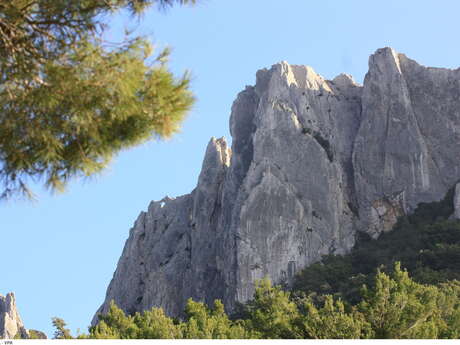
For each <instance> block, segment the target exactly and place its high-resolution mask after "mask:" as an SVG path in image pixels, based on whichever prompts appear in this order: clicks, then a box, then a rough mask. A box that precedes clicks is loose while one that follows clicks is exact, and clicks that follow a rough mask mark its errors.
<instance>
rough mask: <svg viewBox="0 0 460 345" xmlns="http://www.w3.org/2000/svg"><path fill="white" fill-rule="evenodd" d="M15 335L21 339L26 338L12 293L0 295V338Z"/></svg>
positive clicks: (26, 333)
mask: <svg viewBox="0 0 460 345" xmlns="http://www.w3.org/2000/svg"><path fill="white" fill-rule="evenodd" d="M17 335H19V336H20V337H21V338H22V339H26V338H28V332H27V330H26V329H25V328H24V325H23V323H22V320H21V317H20V316H19V313H18V311H17V309H16V299H15V297H14V294H13V293H9V294H7V295H6V296H2V295H0V338H1V339H13V338H14V337H15V336H17Z"/></svg>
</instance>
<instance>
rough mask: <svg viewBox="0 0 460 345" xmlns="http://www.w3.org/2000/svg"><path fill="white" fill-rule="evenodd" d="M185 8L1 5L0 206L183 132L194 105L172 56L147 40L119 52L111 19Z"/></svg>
mask: <svg viewBox="0 0 460 345" xmlns="http://www.w3.org/2000/svg"><path fill="white" fill-rule="evenodd" d="M193 2H194V1H187V0H150V1H149V0H106V1H89V0H69V1H55V0H35V1H33V0H11V1H2V2H1V3H0V179H1V181H2V183H3V190H1V189H0V197H1V198H6V197H9V196H11V195H17V194H18V193H21V192H22V193H26V194H30V191H29V189H28V187H27V183H28V182H29V181H30V180H33V181H42V182H44V183H45V185H46V186H48V187H49V188H50V189H52V190H62V189H63V188H64V187H65V185H66V183H67V182H68V180H69V179H70V178H73V177H76V176H89V175H92V174H94V173H97V172H99V171H101V170H102V169H103V168H104V167H106V166H107V164H108V163H109V162H110V160H111V158H112V157H113V156H114V155H115V154H116V153H117V152H119V151H120V150H122V149H125V148H129V147H131V146H133V145H137V144H139V143H142V142H144V141H146V140H149V139H152V138H160V139H161V138H167V137H169V136H171V135H172V134H174V133H175V132H177V130H178V128H179V125H180V123H181V122H182V120H183V119H184V116H185V115H186V113H187V112H188V111H189V109H190V108H191V105H192V104H193V96H192V94H191V92H190V90H189V78H188V76H187V75H186V74H185V75H184V76H183V77H182V78H175V77H174V76H173V75H172V73H171V72H170V71H169V70H168V67H167V57H168V54H169V52H168V50H163V51H161V52H159V53H158V54H157V55H156V56H153V55H152V54H153V49H152V46H151V44H150V43H149V42H148V40H146V39H145V38H143V37H132V36H129V37H128V38H126V40H124V41H123V42H121V43H120V44H118V45H116V46H108V45H107V43H106V42H104V41H103V40H102V39H101V37H102V33H103V31H104V29H105V28H106V27H107V23H106V22H105V21H104V18H107V16H109V15H112V14H113V13H114V12H115V11H117V10H121V9H128V10H129V11H130V12H131V14H132V15H134V16H136V15H139V14H140V13H142V12H143V11H144V10H145V9H146V8H147V7H148V6H150V5H153V4H157V5H159V6H161V7H166V6H169V5H172V4H174V3H180V4H183V3H193Z"/></svg>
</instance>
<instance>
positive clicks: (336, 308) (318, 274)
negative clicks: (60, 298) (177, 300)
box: [53, 190, 460, 339]
mask: <svg viewBox="0 0 460 345" xmlns="http://www.w3.org/2000/svg"><path fill="white" fill-rule="evenodd" d="M452 199H453V190H451V191H449V193H448V194H447V195H446V197H445V198H444V199H443V200H441V201H439V202H434V203H430V204H420V205H419V206H418V208H417V209H416V210H415V212H414V213H413V214H412V215H410V216H406V217H403V218H401V219H400V220H399V222H398V223H397V225H396V226H395V228H394V230H393V231H392V232H389V233H385V234H382V235H381V236H380V237H379V238H378V239H377V240H372V239H370V238H369V237H366V236H365V235H362V234H361V235H360V238H359V239H358V241H357V244H356V246H355V248H354V249H353V250H352V251H351V253H350V254H348V255H344V256H338V255H329V256H326V257H324V259H323V260H322V262H320V263H316V264H313V265H311V266H309V267H307V268H306V269H304V270H303V271H302V272H300V273H299V274H298V276H297V278H296V281H295V283H294V286H293V289H292V291H283V290H282V289H281V288H280V287H273V286H272V285H271V284H270V282H269V281H268V280H262V281H260V282H258V285H257V287H256V291H255V294H254V298H253V300H251V301H249V302H248V303H246V304H245V305H242V306H241V310H239V312H238V314H235V315H233V316H232V317H229V316H228V315H227V314H226V313H225V311H224V307H223V305H222V303H221V302H220V301H216V302H215V304H214V307H213V308H208V307H207V306H206V305H205V304H204V303H201V302H195V301H192V300H189V302H188V304H187V307H186V310H185V315H186V317H185V319H184V320H178V319H172V318H169V317H167V316H166V315H165V314H164V312H163V310H162V309H161V308H152V309H151V310H149V311H145V312H143V313H136V314H134V315H125V313H124V312H123V311H122V310H121V309H119V308H118V307H117V306H116V305H115V304H114V303H112V304H111V307H110V310H109V312H108V314H107V315H101V316H100V319H99V323H98V324H97V325H96V326H94V327H91V328H90V329H89V334H85V335H80V336H79V338H91V339H105V338H112V339H119V338H121V339H139V338H142V339H146V338H174V339H193V338H194V339H206V338H208V339H223V338H226V339H233V338H239V339H242V338H263V339H267V338H269V339H278V338H310V339H328V338H406V339H410V338H459V337H460V281H459V280H460V222H459V221H455V220H449V219H448V218H449V216H450V215H451V214H452V213H453V207H452V205H453V202H452V201H453V200H452ZM401 266H402V267H404V269H402V268H401ZM56 320H57V321H58V322H56ZM61 321H62V320H60V319H54V321H53V322H54V325H55V327H56V328H57V331H56V334H55V336H56V338H68V337H70V332H69V331H68V330H67V329H65V323H64V322H63V321H62V322H61Z"/></svg>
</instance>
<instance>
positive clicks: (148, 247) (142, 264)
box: [93, 48, 460, 322]
mask: <svg viewBox="0 0 460 345" xmlns="http://www.w3.org/2000/svg"><path fill="white" fill-rule="evenodd" d="M230 131H231V134H232V137H233V141H232V148H231V150H230V149H229V148H228V147H227V143H226V142H225V140H224V139H214V138H212V139H211V141H210V142H209V145H208V148H207V150H206V155H205V159H204V162H203V167H202V171H201V174H200V177H199V180H198V185H197V187H196V188H195V190H193V191H192V192H191V193H190V194H187V195H184V196H181V197H178V198H165V199H163V200H161V201H157V202H152V203H151V204H150V206H149V208H148V211H147V212H142V213H141V214H140V216H139V218H138V219H137V221H136V222H135V225H134V227H133V228H132V229H131V231H130V234H129V238H128V240H127V242H126V244H125V248H124V250H123V254H122V256H121V258H120V261H119V263H118V266H117V269H116V271H115V274H114V277H113V279H112V281H111V283H110V285H109V288H108V291H107V295H106V299H105V302H104V304H103V305H102V306H101V308H100V309H99V310H98V312H102V313H103V312H106V311H107V309H108V305H109V302H110V300H112V299H113V300H114V301H115V302H116V303H117V305H119V306H120V307H121V308H123V309H124V310H125V311H127V312H135V311H140V310H144V309H147V308H151V307H152V306H159V307H163V308H164V309H165V311H166V312H167V313H168V314H169V315H180V313H181V311H182V310H183V308H184V305H185V302H186V300H187V299H188V298H189V297H192V298H194V299H195V300H202V301H205V302H208V303H210V302H212V301H213V300H214V299H216V298H220V299H222V300H223V301H224V304H225V305H226V307H227V309H232V308H233V307H234V305H235V302H236V301H240V302H243V301H246V300H247V299H249V298H251V297H252V294H253V291H254V281H255V280H256V279H259V278H262V277H264V276H269V277H270V278H271V279H272V280H273V281H274V282H276V283H284V284H290V283H291V281H292V278H293V276H294V274H295V273H296V271H297V270H299V269H300V268H302V267H305V266H306V265H309V264H311V263H313V262H315V261H317V260H319V259H320V258H321V257H322V256H323V255H325V254H330V253H345V252H347V251H349V250H350V249H351V247H352V246H353V245H354V239H355V234H356V232H357V231H364V232H367V233H369V234H370V235H371V236H373V237H376V236H378V234H380V233H381V232H383V231H388V230H390V229H391V228H392V226H393V225H394V223H395V222H396V219H397V218H398V217H399V216H401V215H403V214H405V213H407V212H410V211H411V210H413V209H414V208H415V206H416V205H417V204H418V203H420V202H429V201H434V200H439V199H441V198H442V197H443V196H444V194H445V193H446V192H447V190H448V189H449V188H450V187H452V185H453V184H455V182H456V181H457V180H458V179H459V178H460V160H459V158H460V157H459V153H458V152H459V151H458V147H459V144H460V70H449V69H441V68H427V67H424V66H421V65H419V64H418V63H416V62H415V61H413V60H410V59H408V58H407V57H406V56H404V55H403V54H398V53H396V52H395V51H394V50H392V49H391V48H384V49H380V50H378V51H377V52H376V53H375V54H373V55H372V56H371V57H370V60H369V72H368V73H367V75H366V78H365V80H364V84H363V85H362V86H361V85H359V84H357V83H355V82H354V81H353V79H352V78H351V77H350V76H348V75H345V74H342V75H339V76H338V77H336V78H335V79H333V80H325V79H324V78H323V77H321V76H320V75H318V74H317V73H315V72H314V71H313V69H311V68H310V67H307V66H294V65H289V64H287V63H286V62H281V63H279V64H276V65H274V66H272V67H271V68H270V69H264V70H260V71H258V72H257V80H256V85H255V86H248V87H246V89H245V90H244V91H242V92H241V93H240V94H239V95H238V97H237V99H236V100H235V102H234V104H233V107H232V114H231V117H230ZM457 195H458V193H457ZM457 209H458V208H457ZM95 320H96V319H93V322H95Z"/></svg>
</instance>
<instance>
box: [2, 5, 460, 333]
mask: <svg viewBox="0 0 460 345" xmlns="http://www.w3.org/2000/svg"><path fill="white" fill-rule="evenodd" d="M458 13H460V2H459V1H458V0H439V1H432V0H417V1H416V0H405V1H401V0H386V1H369V0H348V1H342V0H335V1H333V0H329V1H328V0H321V1H312V0H249V1H248V0H199V1H198V5H196V6H194V7H174V8H172V9H171V10H169V11H168V12H167V13H159V12H158V11H156V10H154V9H152V10H151V11H149V12H148V13H146V14H145V15H144V18H143V20H142V22H141V23H140V25H139V31H138V32H143V33H145V34H148V35H149V36H150V37H151V39H152V41H153V42H154V43H155V44H157V45H158V46H160V47H164V46H165V45H169V46H171V47H172V48H173V53H172V56H171V68H172V70H173V71H174V72H175V73H177V74H178V75H180V74H182V73H183V72H184V71H185V70H190V71H191V72H192V75H193V82H192V88H193V91H194V93H195V95H196V97H197V103H196V105H195V107H194V109H193V111H192V112H191V113H190V114H189V116H188V118H187V120H186V121H185V123H184V125H183V127H182V131H181V133H179V134H177V135H176V136H175V137H174V138H173V139H171V140H169V141H166V142H154V141H153V142H149V143H147V144H145V145H142V146H140V147H137V148H135V149H131V150H128V151H124V152H122V153H121V154H120V155H119V156H118V157H116V159H115V160H114V162H113V163H112V164H111V166H110V168H109V169H108V170H106V171H105V172H103V173H102V174H101V175H99V176H97V177H95V178H91V179H87V180H77V181H74V182H72V183H71V184H70V185H69V187H68V189H67V191H66V192H65V193H64V194H57V195H51V194H50V193H48V192H47V191H43V190H40V189H38V190H37V191H38V201H37V202H35V203H31V202H28V201H14V200H13V201H9V202H7V203H2V204H0V235H1V253H2V258H3V260H2V269H1V273H0V294H3V295H4V294H6V293H7V292H9V291H14V292H15V293H16V297H17V303H18V307H19V311H20V314H21V316H22V319H23V321H24V323H25V326H26V327H27V328H33V329H39V330H42V331H44V332H46V333H47V334H48V335H49V336H51V335H52V333H53V330H52V327H51V317H53V316H58V317H61V318H63V319H64V320H66V322H67V323H68V324H69V326H70V328H71V329H72V330H73V331H75V330H76V329H77V328H80V329H81V330H82V331H86V330H87V326H88V325H89V323H90V320H91V318H92V316H93V314H94V312H95V311H96V309H97V308H98V307H99V305H100V304H101V303H102V301H103V300H104V296H105V291H106V288H107V285H108V283H109V281H110V279H111V277H112V274H113V272H114V270H115V267H116V263H117V261H118V258H119V256H120V254H121V251H122V248H123V245H124V242H125V240H126V238H127V237H128V231H129V229H130V227H131V226H132V224H133V223H134V220H135V219H136V217H137V216H138V214H139V213H140V212H141V211H142V210H146V208H147V206H148V204H149V202H150V201H151V200H159V199H161V198H163V197H164V196H165V195H169V196H178V195H182V194H185V193H188V192H190V191H191V190H192V189H193V188H194V187H195V184H196V180H197V177H198V174H199V171H200V168H201V163H202V158H203V154H204V151H205V148H206V145H207V143H208V141H209V139H210V137H211V136H215V137H221V136H225V137H226V138H228V139H229V137H230V135H229V130H228V120H229V115H230V108H231V104H232V101H233V100H234V98H235V96H236V94H237V93H238V92H239V91H241V90H242V89H244V87H245V85H252V84H253V83H254V80H255V73H256V71H257V70H258V69H260V68H264V67H270V66H271V65H272V64H274V63H276V62H279V61H282V60H286V61H288V62H289V63H291V64H304V65H310V66H312V67H313V68H314V69H315V70H316V72H318V73H320V74H321V75H323V76H324V77H326V78H333V77H334V76H336V75H337V74H340V73H342V72H345V73H349V74H351V75H353V76H354V78H355V80H356V81H358V82H362V80H363V77H364V74H365V73H366V71H367V60H368V57H369V55H370V54H371V53H373V52H374V51H375V50H376V49H377V48H381V47H385V46H391V47H393V48H395V49H396V50H397V51H399V52H402V53H405V54H406V55H407V56H408V57H410V58H412V59H415V60H416V61H418V62H419V63H421V64H423V65H429V66H436V67H448V68H457V67H458V66H459V65H460V45H459V44H458V43H459V41H458V34H459V29H460V27H459V24H458ZM126 25H128V26H132V23H130V18H129V17H127V16H123V15H119V16H118V17H116V18H113V29H112V31H111V32H110V37H112V38H114V39H116V38H117V37H120V36H119V35H120V34H121V33H122V28H123V27H124V26H126Z"/></svg>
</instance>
